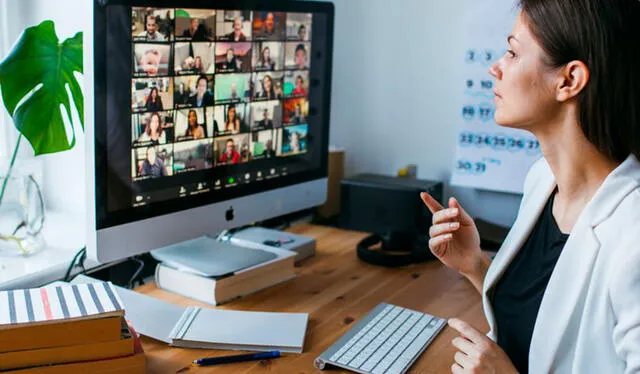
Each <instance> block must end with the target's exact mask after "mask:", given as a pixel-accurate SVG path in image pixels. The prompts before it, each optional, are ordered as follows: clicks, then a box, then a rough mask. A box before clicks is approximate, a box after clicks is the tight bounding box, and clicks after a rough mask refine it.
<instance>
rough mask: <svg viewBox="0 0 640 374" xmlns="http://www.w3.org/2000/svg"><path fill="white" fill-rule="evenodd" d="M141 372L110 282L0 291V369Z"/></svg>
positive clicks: (140, 356) (138, 351) (52, 373)
mask: <svg viewBox="0 0 640 374" xmlns="http://www.w3.org/2000/svg"><path fill="white" fill-rule="evenodd" d="M5 370H6V371H7V372H8V373H15V374H31V373H41V374H59V373H60V374H62V373H65V374H70V373H109V374H117V373H132V374H134V373H144V371H145V356H144V352H143V350H142V345H141V344H140V340H139V337H138V335H137V334H136V332H135V331H134V330H133V328H132V327H131V326H130V325H129V324H127V322H126V320H125V319H124V308H123V305H122V301H120V298H119V296H118V294H117V293H116V289H115V287H114V286H113V285H112V284H111V283H89V284H73V285H71V284H61V285H58V286H55V287H54V286H50V287H43V288H36V289H26V290H12V291H1V292H0V371H2V373H3V374H4V373H5Z"/></svg>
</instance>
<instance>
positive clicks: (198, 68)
mask: <svg viewBox="0 0 640 374" xmlns="http://www.w3.org/2000/svg"><path fill="white" fill-rule="evenodd" d="M193 72H194V73H198V74H202V73H204V67H203V66H202V58H201V57H200V56H196V58H195V60H194V61H193Z"/></svg>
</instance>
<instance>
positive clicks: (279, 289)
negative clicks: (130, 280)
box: [137, 225, 488, 374]
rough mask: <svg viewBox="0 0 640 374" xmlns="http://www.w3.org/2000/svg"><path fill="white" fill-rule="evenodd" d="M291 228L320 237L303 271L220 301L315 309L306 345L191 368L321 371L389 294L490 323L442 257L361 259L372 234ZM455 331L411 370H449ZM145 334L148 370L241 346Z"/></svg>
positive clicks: (150, 290) (151, 289)
mask: <svg viewBox="0 0 640 374" xmlns="http://www.w3.org/2000/svg"><path fill="white" fill-rule="evenodd" d="M290 231H291V232H294V233H298V234H303V235H309V236H312V237H314V238H316V239H317V241H318V246H317V251H316V255H315V256H314V257H312V258H309V259H307V260H305V261H303V262H302V264H301V265H300V266H299V267H298V268H297V269H296V273H297V277H296V278H294V279H292V280H290V281H287V282H285V283H282V284H280V285H278V286H275V287H271V288H269V289H266V290H263V291H261V292H258V293H256V294H253V295H250V296H248V297H246V298H243V299H239V300H236V301H233V302H231V303H229V304H225V305H223V306H221V307H220V308H223V309H237V310H252V311H269V312H270V311H272V312H306V313H309V324H308V326H307V334H306V339H305V344H304V353H302V354H287V353H285V354H284V357H281V358H277V359H274V360H271V361H253V362H244V363H236V364H228V365H221V366H211V367H207V368H191V369H190V370H188V371H186V372H185V373H194V372H197V373H210V372H219V373H229V374H233V373H250V372H251V373H253V372H271V373H295V374H302V373H321V372H322V371H320V370H317V369H315V368H314V367H313V360H314V359H315V358H316V357H317V356H318V355H319V354H320V353H322V352H323V351H324V350H326V349H327V348H328V347H329V346H331V344H333V343H334V342H335V341H336V339H338V338H339V337H340V336H341V335H342V334H344V333H345V332H347V331H348V330H349V328H350V327H351V326H352V325H353V323H354V322H357V321H358V320H359V319H360V318H362V317H364V316H365V315H366V314H367V313H368V312H369V311H370V310H371V309H372V308H373V307H375V306H376V305H377V304H378V303H380V302H383V301H384V302H388V303H392V304H397V305H399V306H403V307H406V308H411V309H415V310H419V311H422V312H426V313H430V314H433V315H436V316H439V317H443V318H449V317H459V318H462V319H464V320H466V321H467V322H469V323H471V324H472V325H473V326H474V327H476V328H478V329H480V330H481V331H487V330H488V325H487V323H486V320H485V318H484V314H483V312H482V301H481V298H480V294H479V293H478V292H477V291H476V290H475V289H474V288H473V286H472V285H471V284H470V283H469V282H467V281H466V280H465V279H464V278H463V277H462V276H460V275H458V274H457V273H456V272H454V271H451V270H449V269H447V268H446V267H444V266H443V265H441V264H440V263H435V262H432V263H426V264H418V265H412V266H409V267H407V268H396V269H388V268H383V267H378V266H374V265H369V264H366V263H363V262H361V261H360V260H358V258H357V256H356V253H355V246H356V244H357V243H358V241H359V240H360V239H362V238H364V237H365V236H366V234H363V233H357V232H351V231H344V230H338V229H334V228H330V227H324V226H312V225H301V226H296V227H293V228H292V229H291V230H290ZM137 291H138V292H141V293H144V294H147V295H151V296H154V297H157V298H159V299H163V300H166V301H169V302H171V303H175V304H179V305H182V306H187V305H199V306H209V305H207V304H203V303H200V302H197V301H193V300H190V299H187V298H185V297H182V296H179V295H175V294H172V293H169V292H166V291H163V290H160V289H158V288H157V287H156V286H155V284H147V285H144V286H142V287H139V288H138V289H137ZM150 313H152V311H150ZM456 335H457V333H456V332H455V331H454V330H453V329H451V328H449V327H447V328H445V330H443V331H442V332H441V333H440V335H439V336H438V337H437V338H436V339H435V340H434V341H433V342H432V343H431V345H430V346H429V348H428V349H427V350H426V351H425V352H424V353H423V354H422V356H421V357H420V358H419V359H418V361H417V362H416V363H415V364H414V365H413V367H412V370H411V372H412V373H450V372H451V364H452V363H453V354H454V352H455V351H454V348H453V346H452V345H451V340H452V339H453V338H454V337H455V336H456ZM142 342H143V346H144V349H145V351H146V354H147V372H148V373H163V374H165V373H175V372H176V371H178V370H180V369H181V368H183V367H185V366H188V364H189V363H190V362H191V361H193V360H194V359H197V358H202V357H213V356H222V355H229V354H238V353H239V352H231V351H215V350H211V351H208V350H196V349H180V348H171V347H169V346H167V345H166V344H165V343H161V342H157V341H155V340H153V339H149V338H146V337H143V339H142ZM329 373H347V372H346V371H338V370H332V371H329Z"/></svg>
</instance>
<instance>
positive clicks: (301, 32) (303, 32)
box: [298, 25, 307, 40]
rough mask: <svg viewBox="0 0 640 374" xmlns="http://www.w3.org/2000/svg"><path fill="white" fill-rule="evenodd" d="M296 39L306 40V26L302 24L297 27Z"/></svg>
mask: <svg viewBox="0 0 640 374" xmlns="http://www.w3.org/2000/svg"><path fill="white" fill-rule="evenodd" d="M298 39H300V40H307V28H306V27H305V26H304V25H300V27H298Z"/></svg>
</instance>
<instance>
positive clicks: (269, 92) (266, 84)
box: [256, 75, 280, 99]
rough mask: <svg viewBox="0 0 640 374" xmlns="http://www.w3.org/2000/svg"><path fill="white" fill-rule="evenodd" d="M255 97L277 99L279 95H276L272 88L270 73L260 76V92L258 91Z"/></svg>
mask: <svg viewBox="0 0 640 374" xmlns="http://www.w3.org/2000/svg"><path fill="white" fill-rule="evenodd" d="M256 98H259V99H279V98H280V97H279V96H277V95H276V91H275V89H274V88H273V79H272V78H271V76H270V75H265V76H264V78H262V92H258V94H257V95H256Z"/></svg>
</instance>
